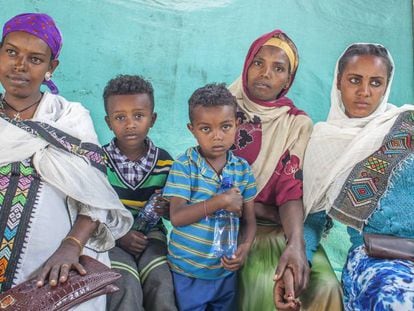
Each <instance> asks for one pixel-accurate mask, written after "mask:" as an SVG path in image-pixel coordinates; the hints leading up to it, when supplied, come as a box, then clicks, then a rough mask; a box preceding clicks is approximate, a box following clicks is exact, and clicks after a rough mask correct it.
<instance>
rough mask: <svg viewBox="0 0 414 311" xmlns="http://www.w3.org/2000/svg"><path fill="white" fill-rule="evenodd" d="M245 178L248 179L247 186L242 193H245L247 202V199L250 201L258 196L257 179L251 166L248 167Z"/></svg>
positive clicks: (244, 196) (244, 198)
mask: <svg viewBox="0 0 414 311" xmlns="http://www.w3.org/2000/svg"><path fill="white" fill-rule="evenodd" d="M245 178H246V180H247V183H246V187H245V189H244V191H243V193H242V195H243V200H244V201H245V202H247V201H250V200H252V199H254V198H255V197H256V193H257V189H256V180H255V178H254V176H253V172H252V170H251V169H250V167H248V170H247V172H246V174H245Z"/></svg>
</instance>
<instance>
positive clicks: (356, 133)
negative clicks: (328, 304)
mask: <svg viewBox="0 0 414 311" xmlns="http://www.w3.org/2000/svg"><path fill="white" fill-rule="evenodd" d="M393 74H394V63H393V60H392V57H391V55H390V53H389V52H388V51H387V49H385V48H384V47H383V46H381V45H378V44H365V43H363V44H353V45H351V46H349V47H348V48H347V49H346V50H345V52H344V53H343V54H342V56H341V57H340V58H339V61H338V63H337V66H336V71H335V77H334V82H333V86H332V92H331V108H330V112H329V115H328V119H327V121H326V122H321V123H318V124H316V126H315V127H314V131H313V133H312V136H311V139H310V141H309V144H308V147H307V150H306V154H305V160H304V206H305V214H307V219H306V222H305V229H304V232H305V242H306V251H307V256H308V259H309V260H312V253H313V252H314V250H315V248H316V245H317V244H318V243H319V240H320V237H321V234H322V232H323V229H324V227H325V226H326V223H327V222H328V219H329V218H334V219H336V220H338V221H340V222H341V223H344V224H345V225H346V226H347V228H348V233H349V235H350V239H351V243H352V246H351V248H350V250H349V252H348V258H347V262H346V264H345V266H344V269H343V273H342V285H343V290H344V305H345V309H346V310H414V263H413V262H412V261H410V260H406V259H402V258H401V257H399V256H395V257H394V258H393V259H383V258H379V257H374V256H373V255H372V254H370V255H368V254H367V248H366V247H365V245H364V236H366V235H367V234H368V233H370V234H379V235H381V238H383V237H385V236H391V237H399V238H409V239H414V217H412V215H413V213H414V197H413V196H412V192H413V190H414V178H413V176H414V175H413V173H412V172H413V170H414V149H413V147H414V145H413V137H414V136H413V135H414V106H412V105H405V106H402V107H399V108H398V107H396V106H394V105H392V104H389V103H388V97H389V94H390V89H391V83H392V78H393ZM400 241H401V240H400ZM375 256H377V255H375Z"/></svg>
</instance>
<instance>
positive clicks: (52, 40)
mask: <svg viewBox="0 0 414 311" xmlns="http://www.w3.org/2000/svg"><path fill="white" fill-rule="evenodd" d="M15 31H24V32H27V33H29V34H31V35H33V36H36V37H38V38H39V39H42V40H43V41H44V42H46V44H47V45H48V46H49V48H50V50H51V51H52V58H53V59H57V58H58V57H59V53H60V50H61V48H62V43H63V40H62V35H61V33H60V31H59V29H58V28H57V26H56V24H55V21H54V20H53V19H52V18H51V17H50V16H49V15H47V14H42V13H24V14H20V15H16V16H15V17H12V18H11V19H10V20H9V21H7V22H6V24H4V27H3V35H2V37H1V38H2V41H3V40H4V37H5V36H7V35H8V34H9V33H11V32H15ZM43 84H45V85H46V86H47V87H48V88H49V89H50V91H51V92H52V93H53V94H58V93H59V90H58V88H57V87H56V85H55V84H54V83H53V82H52V80H48V81H46V80H44V81H43Z"/></svg>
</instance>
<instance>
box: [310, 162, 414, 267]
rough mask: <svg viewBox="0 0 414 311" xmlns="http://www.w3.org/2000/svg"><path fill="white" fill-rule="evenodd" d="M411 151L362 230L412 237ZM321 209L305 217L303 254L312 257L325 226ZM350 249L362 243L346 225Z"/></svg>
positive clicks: (413, 169)
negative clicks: (304, 246) (304, 247)
mask: <svg viewBox="0 0 414 311" xmlns="http://www.w3.org/2000/svg"><path fill="white" fill-rule="evenodd" d="M413 172H414V155H411V156H410V157H409V158H407V159H406V160H405V161H404V162H403V163H402V164H401V165H400V166H399V167H397V168H396V169H395V171H394V172H393V174H392V175H391V178H390V181H389V186H388V188H387V191H386V192H385V193H384V195H383V196H382V198H381V200H380V201H379V204H378V207H377V208H376V210H375V211H374V213H373V214H372V216H371V218H370V219H369V220H368V223H367V224H366V225H365V227H364V230H363V231H364V232H368V233H376V234H385V235H394V236H399V237H405V238H414V217H412V216H411V215H414V197H413V195H412V192H413V189H414V173H413ZM321 213H323V214H325V212H318V213H314V214H310V215H309V216H308V218H307V219H306V221H305V228H304V233H305V242H306V255H307V258H308V260H309V258H312V256H313V255H312V254H313V253H314V252H315V250H316V247H317V244H316V242H318V243H319V241H320V238H321V233H322V231H323V228H324V226H325V223H324V222H323V221H322V216H321V215H320V214H321ZM347 231H348V233H349V237H350V240H351V243H352V246H351V249H350V250H351V251H352V250H354V249H355V248H356V247H358V246H360V245H363V244H364V240H363V238H362V235H361V234H360V233H359V232H358V231H357V230H355V229H353V228H350V227H348V228H347Z"/></svg>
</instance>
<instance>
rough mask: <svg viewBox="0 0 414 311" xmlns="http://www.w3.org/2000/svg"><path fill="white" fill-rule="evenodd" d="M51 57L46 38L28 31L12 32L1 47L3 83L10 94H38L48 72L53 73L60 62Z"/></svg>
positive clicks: (14, 95) (22, 97)
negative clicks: (42, 38)
mask: <svg viewBox="0 0 414 311" xmlns="http://www.w3.org/2000/svg"><path fill="white" fill-rule="evenodd" d="M50 58H51V51H50V48H49V46H48V45H47V44H46V43H45V42H44V41H43V40H41V39H39V38H38V37H35V36H33V35H31V34H28V33H26V32H21V31H16V32H11V33H9V34H8V35H7V36H6V37H5V38H4V41H3V45H2V47H1V48H0V82H1V84H2V85H3V87H4V89H5V90H6V92H7V94H8V96H13V97H15V98H19V99H25V98H28V97H30V96H38V94H39V91H40V85H41V84H42V82H43V80H44V77H45V73H46V72H47V71H49V72H50V73H52V72H53V71H54V70H55V68H56V67H57V65H58V64H59V62H58V61H57V60H50Z"/></svg>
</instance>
